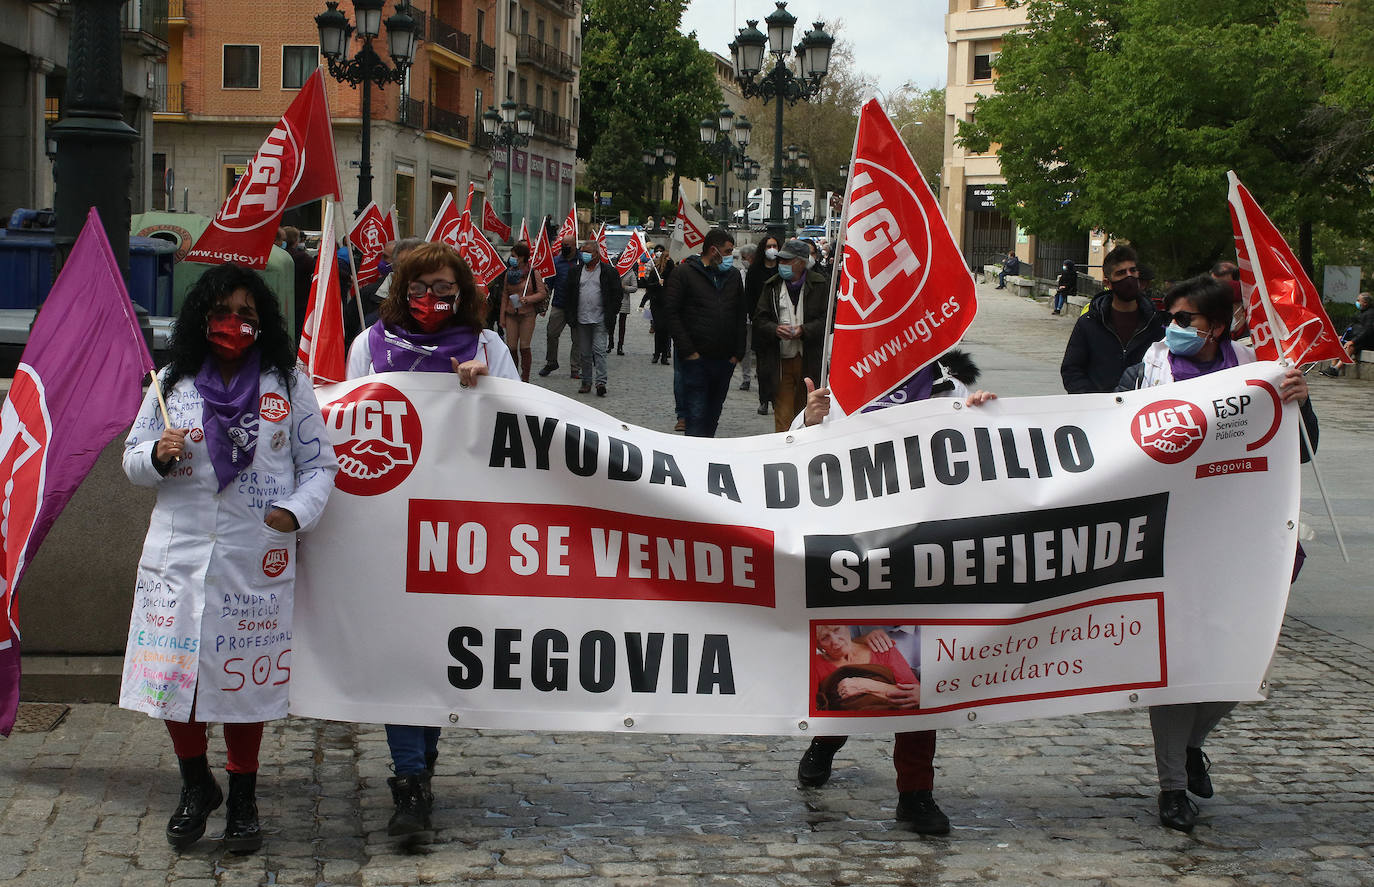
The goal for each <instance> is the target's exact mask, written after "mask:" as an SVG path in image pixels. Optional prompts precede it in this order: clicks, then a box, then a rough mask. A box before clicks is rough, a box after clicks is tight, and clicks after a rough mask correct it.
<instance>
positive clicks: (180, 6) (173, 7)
mask: <svg viewBox="0 0 1374 887" xmlns="http://www.w3.org/2000/svg"><path fill="white" fill-rule="evenodd" d="M167 21H169V22H172V23H174V24H179V25H180V24H185V23H187V22H188V21H190V19H188V18H187V17H186V0H167Z"/></svg>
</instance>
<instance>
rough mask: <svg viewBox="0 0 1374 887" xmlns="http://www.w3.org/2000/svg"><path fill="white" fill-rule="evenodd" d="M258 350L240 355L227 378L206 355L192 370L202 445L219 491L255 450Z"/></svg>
mask: <svg viewBox="0 0 1374 887" xmlns="http://www.w3.org/2000/svg"><path fill="white" fill-rule="evenodd" d="M260 366H261V362H260V355H259V353H258V349H256V348H254V349H252V350H250V351H249V352H248V354H247V355H245V356H244V359H243V366H241V367H239V371H238V373H236V374H235V375H234V378H232V379H230V380H229V385H228V387H226V386H225V384H224V378H223V377H222V376H221V375H220V371H219V362H218V361H216V360H215V358H214V357H206V358H205V363H203V364H201V365H200V372H198V373H196V378H195V386H196V390H197V391H199V392H200V397H201V400H202V401H203V402H204V406H203V408H202V410H201V414H200V420H201V424H202V425H204V427H205V447H206V449H208V450H209V451H210V463H211V464H212V465H214V466H215V478H216V480H218V481H219V491H221V492H222V491H223V490H224V488H225V487H227V486H229V482H230V481H232V480H233V479H234V478H235V477H238V474H239V472H240V471H243V470H244V469H245V468H247V467H248V466H249V465H251V464H253V454H254V453H255V452H257V449H258V381H259V379H260V377H261V370H260Z"/></svg>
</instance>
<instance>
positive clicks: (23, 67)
mask: <svg viewBox="0 0 1374 887" xmlns="http://www.w3.org/2000/svg"><path fill="white" fill-rule="evenodd" d="M120 16H121V20H122V21H121V25H122V27H121V30H122V34H123V52H122V54H121V68H122V71H121V75H122V78H123V92H124V121H125V122H126V123H128V124H129V125H130V126H131V127H133V128H134V129H135V130H137V131H138V134H139V135H138V140H137V141H136V142H135V143H134V147H133V172H134V176H133V183H132V185H131V186H130V191H129V202H130V205H131V207H132V208H133V211H134V212H136V213H137V212H142V211H143V210H144V209H146V208H147V206H148V205H149V202H150V200H151V195H152V189H153V185H152V181H151V177H150V176H149V173H148V170H149V168H150V165H151V162H152V139H151V137H150V134H151V132H152V129H153V88H152V84H153V77H154V70H155V67H156V61H155V60H156V59H158V58H161V57H162V56H164V55H165V54H166V52H167V0H129V2H127V3H126V4H125V5H124V6H123V8H122V9H121V11H120ZM71 17H72V9H71V4H69V3H67V2H32V0H0V113H3V117H4V120H5V126H4V128H3V131H0V157H3V158H4V159H3V161H2V162H0V211H3V212H4V214H5V218H8V217H9V214H10V212H12V211H13V210H15V209H19V208H33V209H38V208H45V207H51V206H52V205H53V203H54V201H53V162H54V156H53V152H54V151H55V146H54V145H53V144H52V143H51V141H50V139H49V137H48V130H49V128H50V127H51V126H52V124H54V123H56V122H57V121H58V119H59V117H60V116H61V114H62V111H63V106H62V103H63V93H64V92H65V90H66V81H67V52H68V43H69V42H70V39H71V34H70V29H71Z"/></svg>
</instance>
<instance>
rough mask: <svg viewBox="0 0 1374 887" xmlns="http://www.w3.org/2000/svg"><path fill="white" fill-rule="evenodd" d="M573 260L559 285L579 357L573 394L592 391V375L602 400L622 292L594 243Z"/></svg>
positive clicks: (616, 276)
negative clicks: (579, 380) (577, 383)
mask: <svg viewBox="0 0 1374 887" xmlns="http://www.w3.org/2000/svg"><path fill="white" fill-rule="evenodd" d="M577 257H578V259H579V261H578V264H577V265H575V266H574V267H572V268H570V269H569V270H568V277H567V279H566V280H565V281H564V282H563V312H564V313H565V314H566V315H567V318H568V322H569V323H571V324H573V325H574V326H573V335H574V336H575V337H576V339H575V341H576V342H577V348H578V349H579V350H580V351H581V353H582V386H581V387H580V388H578V389H577V393H578V394H586V393H587V392H588V391H591V390H592V378H593V376H592V373H593V371H595V374H596V376H595V378H596V396H597V397H605V396H606V348H607V346H608V345H609V343H610V335H611V328H612V327H614V326H615V319H616V317H618V316H619V314H620V302H621V300H622V299H624V298H625V290H624V289H623V288H622V287H621V285H620V272H619V271H616V270H615V268H613V267H611V264H610V263H609V262H603V261H601V253H600V250H598V249H597V246H596V241H595V240H588V241H586V242H584V243H583V244H582V251H581V252H579V253H578V254H577ZM735 276H736V277H738V276H739V275H735Z"/></svg>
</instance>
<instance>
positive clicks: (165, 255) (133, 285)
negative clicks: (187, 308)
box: [126, 237, 177, 317]
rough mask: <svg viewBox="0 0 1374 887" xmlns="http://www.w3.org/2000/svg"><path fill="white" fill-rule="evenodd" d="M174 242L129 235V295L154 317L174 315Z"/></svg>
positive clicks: (175, 249)
mask: <svg viewBox="0 0 1374 887" xmlns="http://www.w3.org/2000/svg"><path fill="white" fill-rule="evenodd" d="M176 251H177V247H176V244H175V243H172V242H170V241H167V240H163V239H161V238H159V237H130V238H129V277H128V280H127V281H126V283H127V284H128V286H129V298H130V299H132V300H133V301H134V302H136V303H137V304H139V305H142V306H143V307H144V309H146V310H147V312H148V313H149V314H151V315H153V316H154V317H170V316H171V315H172V265H173V263H174V259H175V256H176Z"/></svg>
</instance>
